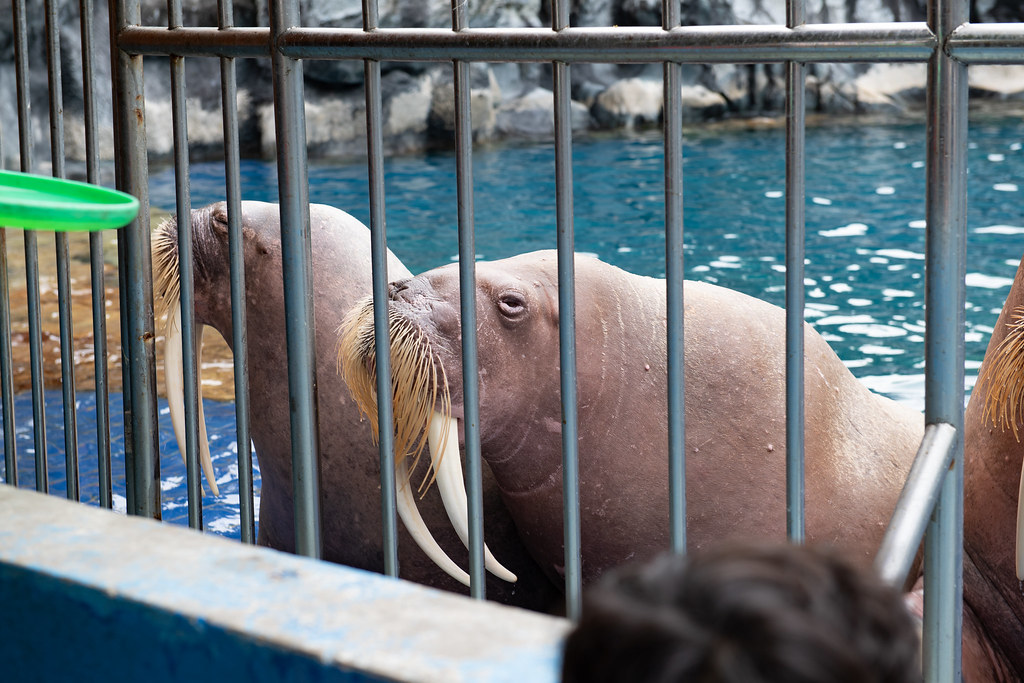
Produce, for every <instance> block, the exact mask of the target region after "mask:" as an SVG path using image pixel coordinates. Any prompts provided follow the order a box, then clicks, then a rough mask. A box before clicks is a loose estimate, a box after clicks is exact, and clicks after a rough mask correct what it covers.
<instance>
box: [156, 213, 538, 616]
mask: <svg viewBox="0 0 1024 683" xmlns="http://www.w3.org/2000/svg"><path fill="white" fill-rule="evenodd" d="M161 229H162V230H168V231H170V232H171V233H173V235H172V236H173V237H174V239H172V240H171V242H172V243H175V244H176V229H177V228H176V225H175V222H174V221H173V220H171V221H169V222H168V223H167V224H165V226H163V227H162V228H161ZM191 229H192V239H193V252H194V266H195V268H194V271H195V285H194V286H195V315H196V321H197V323H198V324H203V325H209V326H211V327H214V328H216V329H217V331H218V332H220V333H221V335H223V337H224V338H225V339H226V340H227V341H228V343H229V344H230V343H231V341H232V334H231V329H232V323H231V302H230V284H229V280H228V268H229V258H228V250H227V214H226V209H225V205H224V204H223V203H219V204H214V205H210V206H207V207H204V208H201V209H195V210H193V211H192V216H191ZM310 229H311V236H312V256H313V263H312V272H313V292H314V297H315V298H314V302H313V308H314V311H315V325H316V341H315V343H316V358H317V368H316V382H317V388H318V406H319V444H320V462H319V465H320V516H321V524H322V540H323V559H325V560H329V561H331V562H337V563H340V564H345V565H349V566H352V567H358V568H361V569H368V570H371V571H377V572H381V571H383V569H384V564H383V551H382V544H383V541H382V531H381V504H380V474H379V472H380V466H379V463H380V457H379V454H378V451H377V447H376V446H375V445H374V444H373V442H372V439H371V432H370V428H369V425H368V423H367V421H366V419H365V418H363V417H361V416H360V414H359V411H358V410H357V409H356V406H355V405H354V404H353V403H352V401H351V399H350V398H349V395H348V391H347V390H346V389H345V387H344V385H343V382H342V379H341V377H340V376H339V374H338V371H337V369H336V366H335V364H336V344H337V329H338V325H339V324H340V323H341V319H342V316H343V315H344V313H345V312H346V311H347V310H348V309H349V308H350V307H351V306H352V305H353V303H354V302H355V301H356V300H358V299H360V298H362V297H363V296H365V295H366V294H368V293H369V292H370V291H371V270H370V236H369V231H368V230H367V228H366V227H365V226H364V225H362V224H361V223H360V222H359V221H357V220H355V219H354V218H352V217H351V216H349V215H348V214H346V213H344V212H343V211H340V210H338V209H334V208H332V207H329V206H324V205H311V206H310ZM242 231H243V235H244V243H245V246H244V259H245V284H246V297H245V301H246V319H247V332H248V334H247V343H248V367H249V387H250V405H251V414H250V421H251V431H252V440H253V443H254V445H255V451H256V456H257V458H258V461H259V466H260V474H261V476H262V490H261V492H260V510H259V533H258V543H259V544H260V545H264V546H269V547H271V548H276V549H278V550H284V551H289V552H292V551H294V548H295V535H294V512H293V510H294V508H293V501H292V471H291V440H290V422H289V408H288V401H289V398H288V382H287V349H286V340H285V322H284V291H283V285H282V279H281V243H280V215H279V208H278V205H277V204H267V203H262V202H243V203H242ZM154 242H155V240H154ZM388 272H389V274H390V276H391V277H403V276H408V275H409V272H408V270H407V269H406V268H405V267H404V266H403V265H402V264H401V263H400V262H399V260H398V259H397V258H396V257H395V256H394V255H390V256H389V262H388ZM426 467H427V464H426V461H424V463H423V464H422V465H421V467H420V469H419V470H417V471H415V472H413V476H412V481H413V482H419V481H420V480H421V479H422V477H423V475H424V473H425V472H426ZM419 508H420V511H421V513H422V515H423V518H424V520H425V521H426V523H427V526H428V527H429V528H430V529H431V530H432V531H433V534H434V537H435V538H436V539H437V541H438V543H439V544H440V545H441V547H442V548H444V549H445V550H446V551H447V552H448V554H449V555H450V556H451V557H452V558H453V559H455V561H456V562H458V563H459V564H460V566H461V567H463V568H467V567H468V555H467V553H466V551H465V549H464V547H463V545H462V543H461V542H460V541H459V539H458V537H457V536H456V535H455V533H454V532H453V531H452V529H451V525H450V524H449V523H448V519H447V516H446V513H445V511H444V508H443V506H442V504H441V501H440V498H439V497H438V495H437V492H436V490H433V489H431V490H430V491H428V492H427V494H426V496H425V497H424V498H423V499H422V500H420V501H419ZM484 515H485V532H486V535H487V538H488V539H489V545H490V547H491V549H492V550H493V551H494V552H495V554H496V555H497V556H498V557H500V559H501V561H502V562H503V563H504V564H505V566H507V567H509V568H510V569H511V570H512V571H513V572H515V573H516V574H517V575H518V577H519V581H518V582H517V583H516V584H509V583H506V582H504V581H500V580H497V579H494V578H492V577H490V576H489V577H488V583H487V587H486V588H487V597H488V598H490V599H493V600H496V601H499V602H503V603H507V604H514V605H519V606H524V607H529V608H532V609H541V610H546V609H549V608H550V606H551V605H552V603H553V601H554V600H555V599H556V596H557V592H556V590H555V589H554V587H552V586H551V584H550V583H549V582H548V581H547V579H546V578H545V577H544V576H543V575H542V574H541V573H540V572H539V570H538V568H537V567H536V565H535V564H534V563H533V561H532V560H531V559H530V557H529V555H528V554H527V553H526V551H525V549H524V548H523V546H522V544H521V542H520V541H519V537H518V535H517V534H516V533H515V530H514V527H513V526H512V520H511V518H510V517H509V515H508V512H507V511H506V510H505V507H504V505H503V503H502V502H501V500H500V497H499V495H498V492H497V487H496V486H495V485H494V482H493V479H492V478H490V476H489V473H487V472H484ZM399 526H400V530H399V541H398V548H399V574H400V576H401V577H402V578H405V579H409V580H411V581H415V582H418V583H421V584H425V585H428V586H434V587H438V588H442V589H446V590H452V591H455V592H461V593H466V592H467V591H466V589H465V588H464V587H463V586H462V585H461V584H459V583H457V582H456V581H455V580H453V579H451V578H450V577H448V576H447V575H446V574H445V573H444V572H443V571H441V570H440V569H438V568H437V567H436V566H435V565H434V564H433V562H431V561H430V560H429V559H427V557H426V556H425V555H424V554H423V552H422V551H421V550H420V549H419V548H418V547H417V546H416V545H415V543H413V541H412V540H411V538H410V537H409V535H408V533H407V532H406V530H405V529H404V528H402V527H401V525H399Z"/></svg>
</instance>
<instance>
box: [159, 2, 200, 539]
mask: <svg viewBox="0 0 1024 683" xmlns="http://www.w3.org/2000/svg"><path fill="white" fill-rule="evenodd" d="M167 18H168V21H167V23H168V28H172V29H173V28H179V27H181V19H182V18H181V0H169V2H168V7H167ZM170 68H171V129H172V137H173V139H174V198H175V207H176V210H177V219H178V268H179V271H178V273H179V277H178V279H179V282H180V287H179V293H180V297H181V358H182V374H183V378H182V383H183V384H184V389H185V392H184V393H185V397H184V398H185V487H186V489H187V491H188V525H189V526H190V527H192V528H193V529H202V528H203V484H202V481H201V479H200V477H201V473H200V471H199V421H198V415H199V392H198V369H197V368H196V341H197V339H198V335H197V329H196V324H195V283H194V279H193V257H192V201H191V197H190V187H189V159H188V113H187V104H186V100H185V59H184V58H183V57H179V56H176V55H171V57H170Z"/></svg>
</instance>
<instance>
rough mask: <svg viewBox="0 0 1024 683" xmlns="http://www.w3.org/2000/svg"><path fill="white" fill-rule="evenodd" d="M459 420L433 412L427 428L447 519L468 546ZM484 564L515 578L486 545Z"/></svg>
mask: <svg viewBox="0 0 1024 683" xmlns="http://www.w3.org/2000/svg"><path fill="white" fill-rule="evenodd" d="M457 435H458V422H457V421H456V420H455V418H451V417H449V418H446V417H445V416H444V415H442V414H441V413H439V412H436V411H435V412H434V414H433V416H432V417H431V420H430V426H429V427H428V429H427V442H428V444H429V446H430V463H431V465H432V466H433V468H434V476H435V483H436V484H437V490H438V493H440V494H441V500H442V501H443V502H444V509H445V510H446V511H447V512H448V519H450V520H451V523H452V526H453V527H455V531H456V533H458V534H459V538H460V539H462V544H463V545H465V546H466V547H467V548H468V547H469V509H468V503H467V495H466V485H465V483H464V481H463V478H462V458H461V457H460V455H459V445H458V443H459V442H458V438H457ZM484 566H485V567H487V571H489V572H491V574H494V575H495V576H497V577H498V578H499V579H502V580H504V581H508V582H509V583H515V582H516V575H515V574H513V573H512V572H510V571H509V570H508V569H506V568H505V567H503V566H502V565H501V563H499V562H498V561H497V560H496V559H495V558H494V556H493V555H492V554H491V551H490V550H489V549H488V548H487V546H486V544H485V545H484Z"/></svg>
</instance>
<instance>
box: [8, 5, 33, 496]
mask: <svg viewBox="0 0 1024 683" xmlns="http://www.w3.org/2000/svg"><path fill="white" fill-rule="evenodd" d="M12 6H13V7H12V9H13V15H14V50H15V73H16V89H17V92H16V96H15V99H16V103H15V105H16V107H17V110H18V122H19V126H18V128H19V132H18V144H19V150H20V159H21V168H22V170H25V165H26V163H28V164H29V165H31V161H30V160H31V142H30V140H31V134H30V131H29V128H28V127H29V126H31V120H30V119H29V116H28V104H29V103H28V96H29V93H28V65H27V63H26V62H25V60H26V59H27V56H26V42H27V41H26V36H25V21H24V16H25V15H24V12H25V6H24V1H23V0H15V1H14V2H12ZM2 161H3V158H2V157H0V163H2ZM0 233H2V235H0V248H2V253H0V275H2V276H3V277H2V279H0V324H2V325H3V330H2V333H3V339H2V345H0V387H2V395H3V399H2V400H3V411H4V414H3V424H4V466H5V468H6V469H5V479H6V481H7V483H8V484H11V485H12V486H17V485H18V449H17V440H16V437H15V432H14V429H15V424H14V373H13V367H14V362H13V358H12V356H11V296H10V287H9V280H8V267H7V230H6V229H0Z"/></svg>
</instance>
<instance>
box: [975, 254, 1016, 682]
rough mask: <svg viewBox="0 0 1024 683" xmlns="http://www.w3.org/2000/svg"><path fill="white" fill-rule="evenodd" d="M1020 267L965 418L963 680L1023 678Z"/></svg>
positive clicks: (979, 373) (992, 338)
mask: <svg viewBox="0 0 1024 683" xmlns="http://www.w3.org/2000/svg"><path fill="white" fill-rule="evenodd" d="M1022 424H1024V262H1022V264H1021V265H1020V266H1018V268H1017V274H1016V276H1015V277H1014V280H1013V285H1012V286H1011V288H1010V293H1009V295H1008V296H1007V298H1006V302H1005V303H1004V305H1003V308H1002V311H1001V312H1000V313H999V317H998V319H997V320H996V323H995V327H994V329H993V331H992V337H991V338H990V339H989V344H988V349H987V350H986V352H985V358H984V360H983V361H982V364H981V368H980V369H979V371H978V381H977V382H976V383H975V385H974V389H973V391H972V392H971V398H970V400H969V401H968V404H967V409H966V411H965V413H964V565H963V571H964V573H963V588H964V611H963V651H962V652H963V674H964V680H965V681H968V682H971V681H1020V680H1024V589H1022V585H1024V584H1022V583H1021V581H1022V580H1024V508H1022V507H1021V503H1022V502H1024V497H1022V494H1024V478H1022V472H1021V468H1022V465H1024V445H1022V444H1021V441H1020V439H1021V436H1022V432H1024V430H1022V429H1021V425H1022Z"/></svg>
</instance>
